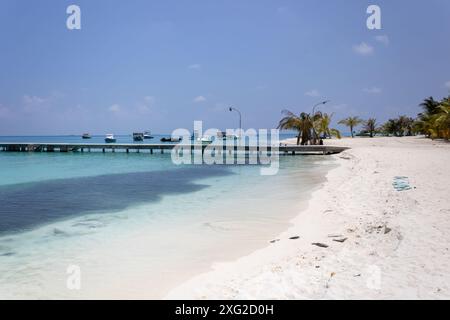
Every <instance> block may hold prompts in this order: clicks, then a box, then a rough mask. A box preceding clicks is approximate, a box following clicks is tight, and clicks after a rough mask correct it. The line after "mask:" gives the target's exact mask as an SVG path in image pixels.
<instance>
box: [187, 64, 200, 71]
mask: <svg viewBox="0 0 450 320" xmlns="http://www.w3.org/2000/svg"><path fill="white" fill-rule="evenodd" d="M201 67H202V66H201V65H200V64H198V63H194V64H191V65H189V66H188V69H191V70H198V69H200V68H201Z"/></svg>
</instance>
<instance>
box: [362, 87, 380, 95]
mask: <svg viewBox="0 0 450 320" xmlns="http://www.w3.org/2000/svg"><path fill="white" fill-rule="evenodd" d="M363 91H364V92H365V93H370V94H380V93H381V92H382V91H383V90H381V89H380V88H378V87H370V88H364V89H363Z"/></svg>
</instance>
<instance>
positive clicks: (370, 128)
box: [364, 118, 377, 138]
mask: <svg viewBox="0 0 450 320" xmlns="http://www.w3.org/2000/svg"><path fill="white" fill-rule="evenodd" d="M376 128H377V119H375V118H369V119H368V120H367V121H366V123H365V124H364V130H366V131H367V132H369V134H370V137H371V138H373V134H374V132H375V131H376Z"/></svg>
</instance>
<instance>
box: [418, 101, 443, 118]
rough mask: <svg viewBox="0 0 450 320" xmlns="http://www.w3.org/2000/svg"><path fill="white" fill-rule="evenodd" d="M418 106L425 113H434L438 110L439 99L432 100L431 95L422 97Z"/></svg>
mask: <svg viewBox="0 0 450 320" xmlns="http://www.w3.org/2000/svg"><path fill="white" fill-rule="evenodd" d="M419 106H421V107H422V108H423V110H424V111H425V113H427V114H435V113H437V112H439V111H438V107H439V101H436V100H434V98H433V97H429V98H426V99H424V100H423V102H422V103H421V104H420V105H419Z"/></svg>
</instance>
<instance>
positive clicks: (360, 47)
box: [353, 42, 375, 56]
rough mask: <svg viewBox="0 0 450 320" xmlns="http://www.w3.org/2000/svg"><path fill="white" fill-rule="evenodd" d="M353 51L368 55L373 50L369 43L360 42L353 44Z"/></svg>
mask: <svg viewBox="0 0 450 320" xmlns="http://www.w3.org/2000/svg"><path fill="white" fill-rule="evenodd" d="M353 51H354V52H355V53H357V54H359V55H362V56H368V55H371V54H373V53H374V51H375V50H374V48H373V47H372V46H371V45H369V44H367V43H365V42H361V43H360V44H357V45H354V46H353Z"/></svg>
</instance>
